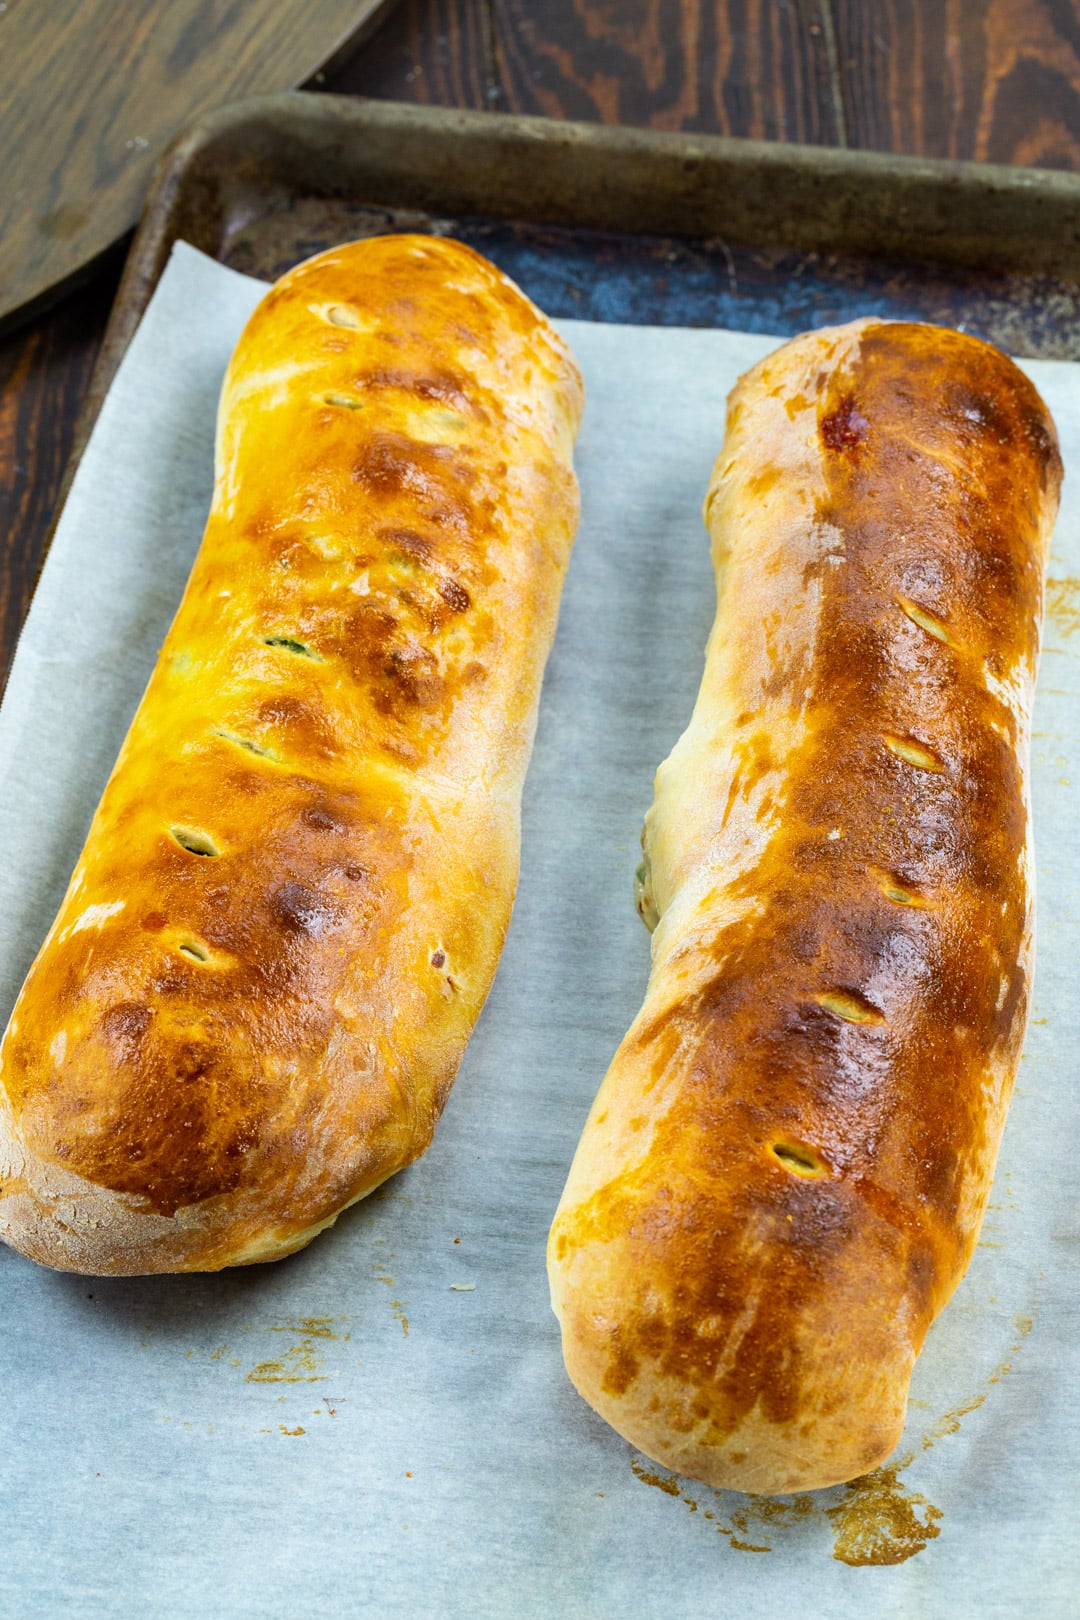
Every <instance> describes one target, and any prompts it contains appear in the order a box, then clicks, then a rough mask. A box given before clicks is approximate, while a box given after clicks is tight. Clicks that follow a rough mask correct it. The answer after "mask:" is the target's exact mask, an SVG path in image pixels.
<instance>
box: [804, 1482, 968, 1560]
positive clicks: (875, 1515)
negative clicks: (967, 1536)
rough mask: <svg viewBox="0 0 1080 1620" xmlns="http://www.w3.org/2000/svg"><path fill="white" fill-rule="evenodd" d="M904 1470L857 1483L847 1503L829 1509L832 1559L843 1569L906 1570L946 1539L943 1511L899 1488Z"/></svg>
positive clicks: (847, 1489)
mask: <svg viewBox="0 0 1080 1620" xmlns="http://www.w3.org/2000/svg"><path fill="white" fill-rule="evenodd" d="M905 1466H906V1465H905V1464H904V1463H893V1465H892V1467H891V1468H876V1469H875V1470H874V1472H873V1473H872V1474H864V1475H863V1477H862V1478H861V1479H853V1480H852V1481H851V1483H850V1484H849V1485H845V1486H844V1498H843V1500H842V1501H840V1502H838V1503H837V1505H836V1506H835V1507H831V1508H826V1509H825V1515H826V1517H827V1518H828V1519H830V1520H832V1521H833V1526H834V1531H835V1535H834V1540H833V1557H834V1558H835V1559H837V1560H839V1562H840V1563H841V1564H853V1565H867V1564H903V1563H904V1562H906V1560H907V1559H909V1558H913V1557H914V1556H915V1554H916V1553H920V1552H922V1550H923V1548H924V1547H925V1546H926V1544H927V1542H928V1541H932V1540H933V1539H934V1537H935V1536H939V1535H940V1534H941V1531H940V1530H939V1528H938V1524H939V1522H940V1519H941V1510H940V1508H936V1507H935V1506H934V1505H933V1503H932V1502H928V1501H927V1500H926V1498H925V1496H918V1495H917V1494H916V1493H915V1492H913V1491H909V1490H908V1489H907V1487H906V1486H904V1485H902V1484H901V1483H900V1479H899V1475H900V1470H901V1469H902V1468H903V1467H905ZM920 1509H921V1510H922V1512H921V1513H920V1511H919V1510H920Z"/></svg>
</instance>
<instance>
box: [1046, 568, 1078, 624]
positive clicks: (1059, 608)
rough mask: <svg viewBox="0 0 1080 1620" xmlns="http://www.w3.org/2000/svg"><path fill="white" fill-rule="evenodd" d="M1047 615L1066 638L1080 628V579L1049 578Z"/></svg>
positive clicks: (1047, 584)
mask: <svg viewBox="0 0 1080 1620" xmlns="http://www.w3.org/2000/svg"><path fill="white" fill-rule="evenodd" d="M1046 617H1047V618H1048V619H1049V620H1050V621H1051V623H1052V624H1053V625H1054V627H1055V629H1057V630H1058V631H1059V632H1060V633H1061V635H1063V636H1065V637H1066V638H1067V637H1069V636H1071V635H1072V634H1073V633H1074V631H1076V630H1080V579H1068V578H1066V579H1048V580H1047V582H1046Z"/></svg>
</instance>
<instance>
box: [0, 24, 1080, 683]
mask: <svg viewBox="0 0 1080 1620" xmlns="http://www.w3.org/2000/svg"><path fill="white" fill-rule="evenodd" d="M315 88H319V89H326V90H334V91H337V92H339V93H342V92H344V93H346V94H356V95H365V96H380V97H389V98H391V99H394V100H399V101H414V102H422V103H427V104H436V105H441V106H457V107H473V108H488V109H490V110H492V111H508V112H520V113H539V114H542V115H544V116H546V117H549V118H580V119H591V120H598V121H602V122H605V123H624V124H639V125H648V126H651V127H652V128H654V129H683V130H707V131H712V132H717V133H722V134H726V135H748V136H756V137H759V138H763V139H766V140H777V141H809V142H813V143H816V144H820V145H828V146H851V147H872V148H875V149H876V150H878V151H886V152H911V153H918V154H921V155H923V156H929V157H952V158H975V159H978V160H983V161H994V162H998V163H1022V164H1032V165H1036V166H1039V167H1043V168H1066V169H1073V168H1075V169H1080V0H401V5H400V7H399V8H398V9H397V10H396V11H395V12H393V13H392V14H391V16H390V17H389V19H388V21H387V22H386V23H385V24H384V25H383V27H382V28H381V29H380V31H379V32H378V33H377V34H376V35H375V37H374V38H373V39H371V40H369V41H368V43H367V44H366V45H365V46H364V47H362V49H361V51H360V52H359V54H358V55H357V56H356V57H355V58H353V59H352V60H351V61H350V62H348V63H347V64H346V65H345V66H343V67H339V68H338V69H337V70H336V71H335V72H334V73H333V75H327V76H326V78H325V79H324V80H323V82H322V83H320V84H318V85H317V86H315ZM119 265H120V259H119V257H117V258H116V259H115V261H114V262H113V263H111V264H110V265H109V266H108V267H107V268H106V269H104V270H102V271H101V272H100V273H99V274H98V275H97V276H96V277H95V279H94V280H93V282H92V283H91V284H90V285H89V286H88V287H84V288H83V289H82V290H80V291H78V292H76V293H73V294H71V295H70V296H69V297H68V298H67V299H66V300H65V301H64V302H63V303H62V304H61V305H60V306H58V307H57V308H55V309H54V310H53V311H52V312H51V313H49V314H48V315H45V316H43V317H41V318H39V319H38V320H36V321H35V322H34V323H33V324H32V325H30V326H28V327H25V328H23V329H22V330H21V331H19V332H17V333H16V334H14V335H13V336H11V337H9V338H8V339H7V340H6V341H5V342H4V343H2V344H0V533H2V534H3V537H4V538H3V552H2V559H0V676H2V675H4V674H6V670H7V666H8V662H9V660H10V656H11V653H12V651H13V649H14V645H15V640H16V637H17V635H18V632H19V628H20V626H21V624H22V620H23V617H24V615H25V613H26V608H27V605H28V603H29V599H30V593H31V591H32V589H33V583H34V579H35V576H36V572H37V568H38V564H39V561H40V557H41V551H42V547H43V544H44V540H45V537H46V534H47V531H48V527H49V522H50V519H51V516H52V510H53V506H54V503H55V500H56V495H57V490H58V488H59V484H60V479H61V476H62V473H63V469H64V463H65V460H66V458H67V454H68V450H69V448H70V445H71V437H72V431H73V428H74V425H75V420H76V418H77V416H78V413H79V408H80V405H81V403H82V399H83V395H84V393H85V390H86V386H87V383H88V381H89V377H90V373H91V371H92V369H93V365H94V360H95V357H96V354H97V350H98V346H99V344H100V341H101V336H102V332H103V331H104V327H105V322H106V319H107V317H108V313H109V307H110V304H111V302H112V298H113V295H114V293H115V291H116V285H117V281H118V278H119Z"/></svg>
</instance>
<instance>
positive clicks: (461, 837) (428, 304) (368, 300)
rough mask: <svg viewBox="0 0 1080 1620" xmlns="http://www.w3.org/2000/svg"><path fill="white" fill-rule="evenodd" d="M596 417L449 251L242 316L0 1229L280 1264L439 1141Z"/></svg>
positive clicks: (75, 918)
mask: <svg viewBox="0 0 1080 1620" xmlns="http://www.w3.org/2000/svg"><path fill="white" fill-rule="evenodd" d="M581 406H582V390H581V382H580V377H579V375H578V372H577V368H576V366H575V365H574V362H573V359H572V357H571V355H570V354H569V351H568V350H567V348H566V347H565V345H564V344H563V342H562V341H561V339H560V338H559V337H558V335H557V334H556V333H555V331H554V329H553V328H552V327H551V326H550V324H549V323H548V322H547V320H546V319H545V318H544V316H543V315H542V314H541V313H540V312H539V310H537V309H536V308H535V307H534V306H533V305H532V304H531V303H530V302H529V301H528V299H526V298H525V297H524V295H523V294H522V293H521V292H519V290H518V289H517V288H516V287H515V286H514V285H513V283H512V282H510V281H508V280H507V278H506V277H505V276H503V275H502V274H501V273H500V272H499V271H498V270H496V269H495V268H494V267H493V266H492V265H490V264H488V263H487V262H486V261H485V260H484V259H482V258H481V257H480V256H479V255H478V254H476V253H474V252H472V251H471V250H470V249H469V248H467V247H464V246H462V245H461V244H459V243H456V242H452V241H447V240H442V239H439V240H436V239H429V238H423V237H415V236H413V237H410V236H396V237H386V238H381V239H376V240H371V241H366V242H361V243H356V244H353V245H351V246H348V247H343V248H341V249H336V250H333V251H331V252H329V253H325V254H323V255H321V256H320V257H318V258H315V259H312V260H310V261H308V262H307V263H306V264H302V265H300V266H299V267H298V268H297V269H295V270H293V271H292V272H291V273H290V274H288V275H286V276H285V277H284V278H283V279H282V280H281V281H279V282H278V283H277V284H276V285H275V286H274V287H273V288H272V289H271V290H270V291H269V292H268V294H267V296H266V297H265V298H264V299H263V301H262V302H261V303H260V305H259V306H258V308H257V309H256V311H255V313H254V314H253V316H252V317H251V320H250V322H249V323H248V326H247V328H246V330H245V332H244V334H243V336H242V338H241V340H240V343H239V345H238V347H237V350H236V352H235V354H234V356H233V359H232V362H231V364H230V366H229V370H228V374H227V376H226V379H225V384H224V390H223V394H222V399H221V407H220V413H219V419H218V443H217V457H216V482H215V490H214V499H213V508H212V511H211V513H210V518H209V522H208V525H207V529H206V534H205V538H204V540H203V544H202V547H201V549H200V551H199V554H198V558H197V560H196V563H195V566H194V570H193V572H192V575H191V579H190V582H189V584H188V587H187V591H186V593H185V595H184V598H183V602H182V604H181V606H180V609H179V611H178V614H177V617H176V620H175V622H174V624H173V626H172V628H171V630H170V632H169V636H168V639H167V640H166V642H165V645H164V647H163V649H162V652H161V656H160V659H159V661H158V664H157V667H156V669H155V671H154V674H153V677H152V679H151V681H150V684H149V687H148V689H147V691H146V694H145V696H144V698H143V700H142V703H141V705H140V707H139V710H138V713H137V714H136V716H135V719H134V721H133V723H132V726H131V730H130V732H129V733H128V736H127V740H126V741H125V743H124V745H123V748H122V750H121V753H120V757H119V759H118V761H117V764H116V767H115V770H114V772H113V774H112V777H111V778H110V781H109V783H108V786H107V788H106V790H105V794H104V797H103V799H102V802H101V805H100V807H99V809H98V811H97V814H96V816H95V818H94V821H93V825H92V826H91V828H90V832H89V835H88V838H87V842H86V846H85V848H84V850H83V852H82V855H81V857H80V859H79V863H78V865H77V867H76V869H75V873H74V876H73V877H72V880H71V885H70V888H69V890H68V893H67V895H66V898H65V899H64V902H63V905H62V906H61V908H60V913H59V915H58V917H57V918H56V921H55V923H54V924H53V927H52V929H51V931H50V933H49V935H48V938H47V939H46V941H45V943H44V945H43V946H42V949H41V952H40V953H39V955H38V958H37V960H36V962H35V963H34V966H33V968H32V969H31V972H30V974H29V977H28V978H27V981H26V983H25V985H24V987H23V990H22V992H21V994H20V996H19V1000H18V1003H17V1005H16V1007H15V1010H14V1013H13V1015H12V1019H11V1022H10V1025H9V1027H8V1031H7V1035H6V1037H5V1040H4V1044H3V1048H2V1053H0V1080H2V1084H0V1235H2V1236H3V1238H4V1239H5V1240H6V1241H7V1242H8V1243H10V1244H12V1245H13V1246H14V1247H16V1248H18V1249H20V1250H22V1251H23V1253H25V1254H28V1255H30V1256H32V1257H33V1258H34V1259H35V1260H39V1261H42V1262H44V1263H45V1264H47V1265H53V1266H60V1267H65V1268H69V1269H72V1270H77V1271H86V1272H104V1273H108V1272H115V1273H137V1272H153V1271H166V1270H178V1271H185V1270H195V1269H216V1268H218V1267H221V1266H227V1265H241V1264H245V1263H248V1262H251V1261H256V1260H269V1259H274V1258H276V1257H278V1256H280V1255H283V1254H288V1253H290V1252H291V1251H292V1250H294V1249H297V1248H299V1247H300V1246H301V1245H303V1244H305V1243H307V1242H308V1241H309V1240H310V1239H311V1238H312V1237H313V1236H314V1235H315V1234H316V1232H318V1231H320V1230H321V1229H322V1228H323V1227H325V1226H326V1225H328V1224H329V1223H330V1222H332V1221H333V1220H334V1218H335V1216H336V1215H337V1214H338V1213H339V1212H340V1211H341V1210H342V1209H343V1208H344V1207H345V1206H346V1205H348V1204H350V1203H353V1202H354V1201H355V1200H356V1199H358V1198H361V1197H363V1196H364V1194H366V1193H368V1192H370V1191H371V1190H372V1189H373V1188H374V1187H375V1186H377V1185H378V1184H379V1183H380V1182H381V1181H383V1180H385V1178H386V1177H387V1176H389V1175H391V1174H392V1173H393V1172H394V1171H395V1170H398V1169H400V1168H401V1167H402V1166H403V1165H405V1164H408V1163H409V1162H410V1161H411V1160H412V1159H415V1158H416V1157H417V1155H419V1154H420V1153H422V1152H423V1151H424V1149H425V1148H426V1147H427V1145H428V1142H429V1141H430V1138H431V1134H432V1130H433V1128H434V1125H435V1121H436V1119H437V1118H438V1115H439V1112H440V1109H441V1108H442V1105H443V1103H444V1102H445V1100H446V1096H447V1093H448V1091H449V1088H450V1085H451V1083H452V1081H453V1078H454V1075H455V1073H456V1071H457V1067H458V1064H459V1061H460V1059H461V1055H462V1052H463V1050H464V1047H465V1044H466V1041H467V1040H468V1038H469V1034H470V1032H471V1030H472V1027H473V1024H474V1022H475V1020H476V1017H477V1014H478V1013H479V1011H480V1007H481V1005H482V1003H483V1001H484V998H485V996H486V994H487V991H488V988H489V986H490V984H491V981H492V977H493V974H494V971H495V966H496V962H497V960H498V956H499V951H500V948H501V945H502V941H503V937H504V934H505V931H506V927H507V923H508V920H509V914H510V907H511V902H512V898H513V893H514V888H515V884H516V879H517V868H518V842H519V807H520V796H521V786H522V779H523V777H524V773H525V767H526V764H527V760H528V755H529V751H530V748H531V745H532V736H533V730H534V726H535V718H536V707H537V700H538V695H539V687H540V680H541V676H542V672H543V667H544V661H545V659H546V657H547V653H548V649H549V647H550V644H551V640H552V636H553V634H554V630H555V622H556V616H557V613H558V604H559V595H560V590H561V585H562V580H563V575H564V572H565V568H566V564H567V561H568V558H569V552H570V547H571V544H572V541H573V535H574V529H575V525H576V520H577V486H576V483H575V480H574V476H573V472H572V467H571V451H572V446H573V441H574V436H575V433H576V431H577V426H578V421H579V418H580V413H581Z"/></svg>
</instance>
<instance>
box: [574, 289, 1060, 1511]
mask: <svg viewBox="0 0 1080 1620" xmlns="http://www.w3.org/2000/svg"><path fill="white" fill-rule="evenodd" d="M1060 478H1061V464H1060V459H1059V455H1058V450H1057V442H1056V435H1055V432H1054V427H1053V423H1052V421H1051V420H1050V417H1049V415H1048V413H1047V411H1046V408H1045V407H1044V405H1043V404H1042V402H1041V400H1040V399H1039V397H1038V395H1037V393H1036V391H1035V389H1034V388H1033V387H1032V385H1031V383H1030V382H1029V381H1028V380H1027V378H1026V377H1024V375H1023V374H1022V373H1021V372H1020V370H1019V369H1018V368H1017V367H1016V366H1015V365H1013V363H1012V362H1011V361H1010V360H1008V359H1007V358H1006V357H1005V356H1004V355H1002V354H1000V353H998V352H997V350H995V349H993V348H991V347H990V346H989V345H987V344H985V343H982V342H979V341H977V340H976V339H974V338H971V337H967V336H963V335H961V334H960V333H957V332H952V331H945V330H940V329H937V328H933V327H929V326H923V325H918V324H905V323H895V322H887V321H880V320H865V321H858V322H855V323H853V324H852V325H850V326H845V327H837V328H834V329H830V330H823V331H819V332H816V333H812V334H807V335H804V336H802V337H799V338H796V339H795V340H794V341H792V342H790V343H788V344H785V345H784V346H783V347H782V348H780V349H778V350H777V351H776V352H775V353H773V354H772V355H770V356H769V357H768V358H767V359H765V360H764V361H762V362H761V364H760V365H758V366H756V367H755V368H754V369H753V370H752V371H751V372H749V373H748V375H747V376H745V377H744V378H743V379H742V380H741V381H740V383H739V384H738V386H737V387H736V389H735V390H734V392H733V394H732V396H731V399H730V404H729V414H728V423H727V436H726V438H725V441H724V447H723V452H722V454H721V456H720V458H719V460H718V461H717V464H716V468H715V471H714V474H713V478H712V482H711V484H710V487H709V492H708V497H707V500H706V506H705V515H706V522H707V525H708V528H709V531H710V534H711V536H712V541H713V552H714V559H715V562H716V567H717V580H718V609H717V618H716V624H715V628H714V630H713V633H712V636H711V638H710V642H709V647H708V652H707V658H706V667H705V672H704V676H703V680H702V685H701V691H700V694H699V697H698V700H697V704H696V707H695V709H694V714H693V718H692V720H691V722H690V725H689V728H688V729H687V731H686V732H685V733H684V735H683V736H682V738H681V739H680V740H679V742H678V743H677V744H676V746H675V748H674V750H673V751H672V753H671V755H670V757H669V758H668V760H667V761H666V762H665V763H664V764H663V765H662V766H661V768H660V771H659V773H658V775H657V780H656V797H655V802H654V804H653V806H652V809H651V810H650V811H649V814H648V817H647V820H646V829H645V834H644V840H643V842H644V848H645V862H644V865H643V868H642V871H641V874H640V893H639V904H640V907H641V910H642V914H643V916H645V917H646V919H647V920H648V921H650V922H651V923H653V924H655V933H654V935H653V962H652V972H651V975H650V979H649V985H648V989H647V992H646V997H645V1003H644V1006H643V1007H642V1009H641V1012H640V1014H639V1016H638V1018H637V1019H636V1021H635V1023H634V1025H633V1027H632V1028H631V1030H630V1031H629V1033H628V1034H627V1036H626V1038H625V1040H624V1041H623V1043H622V1045H621V1046H620V1048H619V1050H618V1052H617V1054H616V1056H615V1058H614V1061H613V1063H612V1066H611V1068H610V1070H609V1072H608V1075H607V1077H606V1079H605V1080H604V1083H603V1085H602V1087H601V1089H600V1092H599V1095H598V1096H597V1098H596V1102H595V1104H594V1106H593V1109H592V1112H591V1114H590V1116H589V1119H588V1122H587V1124H586V1126H585V1131H584V1134H583V1136H582V1139H581V1144H580V1147H579V1149H578V1152H577V1155H576V1157H575V1160H574V1163H573V1167H572V1169H571V1171H570V1176H569V1181H568V1183H567V1186H566V1190H565V1193H564V1195H563V1199H562V1202H561V1204H560V1207H559V1210H558V1213H557V1216H556V1219H555V1222H554V1226H553V1228H552V1232H551V1239H550V1244H549V1251H548V1254H549V1273H550V1280H551V1289H552V1300H553V1304H554V1307H555V1310H556V1312H557V1314H558V1315H559V1317H560V1320H561V1323H562V1335H563V1349H564V1355H565V1359H566V1365H567V1368H568V1370H569V1373H570V1376H571V1378H572V1379H573V1381H574V1383H575V1384H576V1385H577V1387H578V1389H579V1390H580V1391H581V1393H582V1394H583V1395H584V1396H585V1398H586V1399H587V1400H588V1401H590V1402H591V1403H592V1405H593V1406H594V1407H595V1408H596V1409H597V1411H599V1412H600V1413H601V1414H602V1415H603V1416H604V1417H605V1418H607V1420H608V1421H609V1422H610V1423H611V1424H613V1425H614V1427H615V1428H616V1429H618V1430H619V1432H620V1433H621V1434H623V1435H625V1436H626V1437H627V1438H628V1439H630V1440H631V1441H633V1442H634V1444H635V1445H637V1446H639V1447H640V1448H641V1449H642V1450H643V1451H645V1452H646V1453H648V1455H649V1456H650V1457H653V1458H655V1459H657V1460H658V1461H660V1462H662V1463H665V1464H666V1465H667V1466H669V1467H671V1468H673V1469H677V1470H680V1471H684V1472H686V1473H688V1474H691V1475H694V1476H695V1477H697V1478H699V1479H703V1480H705V1481H707V1482H708V1483H710V1484H712V1485H714V1486H718V1487H730V1488H734V1489H739V1490H744V1491H752V1492H761V1493H783V1492H788V1491H798V1490H807V1489H812V1488H814V1487H818V1486H826V1485H831V1484H835V1483H837V1482H839V1481H842V1480H848V1479H851V1478H852V1477H854V1476H856V1475H858V1474H861V1473H864V1472H865V1471H867V1470H868V1469H871V1468H873V1467H875V1466H876V1465H877V1464H879V1463H880V1462H882V1461H883V1460H884V1458H886V1457H887V1456H888V1455H889V1453H890V1451H891V1450H892V1449H893V1447H894V1446H895V1444H896V1442H897V1440H898V1438H899V1436H900V1433H901V1430H902V1427H903V1423H904V1416H905V1407H906V1400H907V1391H908V1384H909V1381H910V1377H911V1371H912V1366H913V1364H914V1361H915V1358H916V1356H917V1354H918V1352H919V1349H920V1347H921V1345H922V1343H923V1340H924V1337H925V1335H926V1331H927V1328H928V1327H929V1325H930V1323H931V1321H932V1320H933V1318H934V1317H935V1315H936V1314H937V1313H938V1312H939V1311H940V1310H941V1308H942V1307H943V1306H944V1305H945V1303H946V1301H947V1300H948V1298H949V1296H950V1294H951V1293H952V1291H953V1289H954V1288H955V1287H956V1284H957V1283H958V1281H959V1280H960V1278H961V1276H962V1275H963V1272H964V1270H965V1268H966V1266H967V1264H968V1261H969V1259H970V1257H971V1254H972V1251H973V1248H974V1245H975V1242H976V1238H977V1235H978V1231H979V1224H980V1221H981V1219H982V1213H983V1209H984V1206H985V1202H986V1197H987V1193H988V1190H989V1186H990V1181H991V1177H992V1174H993V1167H994V1160H995V1156H996V1153H997V1147H998V1142H999V1138H1000V1135H1001V1130H1002V1126H1003V1124H1004V1119H1005V1111H1006V1108H1007V1105H1008V1100H1009V1093H1010V1089H1011V1086H1012V1083H1013V1078H1014V1075H1015V1073H1016V1068H1017V1064H1018V1061H1019V1056H1020V1048H1021V1044H1022V1041H1023V1036H1024V1030H1025V1025H1026V1019H1027V1010H1028V1002H1029V994H1030V983H1031V970H1032V949H1033V944H1032V941H1033V933H1032V929H1033V913H1032V855H1031V833H1030V813H1029V799H1028V727H1029V711H1030V705H1031V698H1032V690H1033V685H1034V679H1035V665H1036V658H1037V653H1038V644H1039V627H1040V618H1041V611H1042V594H1043V577H1044V569H1045V561H1046V553H1047V548H1048V544H1049V538H1050V531H1051V528H1052V525H1053V521H1054V516H1055V513H1056V509H1057V499H1058V489H1059V485H1060Z"/></svg>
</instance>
